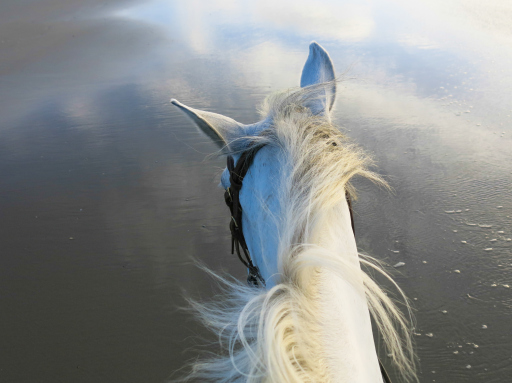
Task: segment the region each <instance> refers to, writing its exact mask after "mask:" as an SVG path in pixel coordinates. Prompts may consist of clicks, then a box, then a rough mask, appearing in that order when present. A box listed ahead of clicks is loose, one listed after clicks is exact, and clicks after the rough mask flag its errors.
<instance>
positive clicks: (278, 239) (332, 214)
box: [171, 42, 417, 383]
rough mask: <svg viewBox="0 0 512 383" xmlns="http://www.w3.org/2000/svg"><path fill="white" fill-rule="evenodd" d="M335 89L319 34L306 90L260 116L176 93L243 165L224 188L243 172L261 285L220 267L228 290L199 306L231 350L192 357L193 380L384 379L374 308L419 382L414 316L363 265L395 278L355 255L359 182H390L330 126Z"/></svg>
mask: <svg viewBox="0 0 512 383" xmlns="http://www.w3.org/2000/svg"><path fill="white" fill-rule="evenodd" d="M335 96H336V79H335V74H334V68H333V64H332V62H331V59H330V57H329V55H328V53H327V52H326V51H325V50H324V49H323V48H322V47H321V46H320V45H318V44H317V43H315V42H313V43H312V44H311V45H310V47H309V57H308V59H307V62H306V64H305V66H304V69H303V71H302V77H301V80H300V88H298V89H295V90H291V91H286V92H283V93H279V94H275V95H272V96H270V97H269V98H268V99H267V100H266V101H265V102H264V104H263V106H262V108H261V112H262V116H263V119H262V120H261V121H260V122H257V123H255V124H251V125H243V124H241V123H238V122H236V121H235V120H233V119H231V118H228V117H224V116H222V115H219V114H215V113H210V112H204V111H200V110H196V109H192V108H189V107H187V106H185V105H183V104H181V103H179V102H178V101H176V100H174V99H173V100H171V102H172V103H173V104H174V105H176V106H178V107H179V108H180V109H181V110H183V111H184V112H185V113H186V114H187V115H188V116H189V117H191V118H192V120H193V121H194V122H195V123H196V124H197V126H198V127H199V128H200V129H201V130H202V131H203V132H204V133H206V134H207V135H208V136H209V137H211V138H212V139H213V140H214V141H215V142H217V143H218V144H220V146H221V148H222V151H223V152H224V153H225V154H228V155H230V156H232V158H233V159H234V163H235V164H236V165H239V164H240V165H242V166H236V165H235V166H236V168H235V169H233V167H231V169H226V170H225V171H224V173H223V174H222V178H221V184H222V186H223V187H224V188H225V189H228V188H229V192H230V193H234V192H236V190H233V189H234V185H230V183H231V182H232V181H233V177H236V176H237V173H238V174H239V175H240V176H241V177H240V178H243V180H240V182H242V181H243V184H242V183H241V185H239V189H240V187H241V189H240V190H239V195H238V197H239V205H241V211H240V214H239V215H238V217H236V214H237V213H236V211H235V213H234V218H233V222H234V224H232V230H237V227H238V226H240V227H241V229H242V232H241V233H242V234H243V235H241V238H239V237H240V235H239V237H237V234H236V233H234V234H233V235H234V237H235V244H236V245H237V247H238V246H239V245H240V247H242V250H243V247H244V243H243V242H242V241H244V240H245V242H246V245H247V249H248V252H247V253H248V254H246V256H247V257H249V259H251V258H252V261H250V260H246V261H245V262H246V263H247V264H248V265H249V266H250V270H249V274H250V275H249V276H250V279H251V280H252V284H253V286H247V285H244V284H242V283H241V282H238V281H236V280H234V279H231V278H222V277H219V276H217V275H215V276H216V277H217V278H218V279H219V280H220V281H221V282H222V283H223V284H224V285H225V286H227V287H226V291H227V294H226V296H225V297H224V298H223V299H222V300H220V301H218V302H213V303H208V304H200V303H197V302H196V303H194V302H193V305H194V306H195V308H196V309H197V311H198V312H199V315H200V317H201V319H202V320H203V321H204V323H205V324H206V325H208V326H209V327H210V328H212V329H213V330H214V331H215V332H216V333H217V334H218V336H219V340H220V342H221V345H222V346H223V347H224V353H223V354H220V355H215V356H213V357H209V358H207V359H205V360H200V361H197V362H195V363H194V365H193V368H192V373H191V374H190V375H189V376H188V377H187V378H186V380H194V381H216V382H243V381H247V382H279V383H281V382H316V383H318V382H350V383H374V382H383V379H384V378H383V373H382V372H381V369H380V368H379V361H378V358H377V352H376V348H375V344H374V338H373V333H372V324H371V320H370V314H371V316H372V318H373V320H374V322H375V324H376V328H377V330H378V332H379V334H380V336H381V337H382V338H383V340H384V344H385V346H386V349H387V353H388V355H390V356H391V358H392V360H393V361H394V364H395V366H396V367H397V371H398V373H399V374H400V375H401V377H402V378H403V379H404V380H406V381H416V380H417V378H416V375H415V363H414V353H413V348H412V343H411V336H410V332H409V330H408V326H409V322H408V320H407V319H406V317H405V316H404V315H403V314H402V313H401V312H400V311H399V310H398V309H397V308H396V307H395V305H394V304H393V302H392V301H391V299H390V298H388V296H387V293H385V292H383V290H382V289H381V288H380V287H379V286H378V285H377V284H376V283H375V282H374V281H373V280H372V279H371V278H370V277H369V276H368V275H367V274H366V273H365V272H364V271H363V270H362V269H361V265H363V266H364V267H363V268H364V269H368V268H371V269H373V270H378V271H379V272H380V273H382V274H383V275H385V276H386V277H387V278H388V279H389V280H390V281H392V280H391V278H389V277H388V276H387V274H386V273H385V272H384V271H383V270H382V269H381V268H380V267H379V266H378V265H377V264H376V263H375V262H374V260H373V259H372V258H370V257H368V256H364V255H361V254H358V250H357V247H356V241H355V237H354V233H353V228H352V225H351V211H350V208H349V201H350V197H349V195H352V197H353V188H352V187H351V186H350V183H349V181H350V179H351V178H352V177H353V176H354V175H361V176H364V177H367V178H369V179H371V180H373V181H376V182H378V183H380V184H385V183H384V181H382V180H381V178H380V177H379V176H378V175H377V174H375V173H373V172H371V171H370V170H368V165H370V163H371V161H370V160H369V158H368V157H367V156H366V155H365V154H364V153H362V151H361V150H360V149H358V148H357V147H356V146H354V145H353V144H350V143H349V142H347V139H346V138H345V137H344V136H343V135H342V134H341V133H340V132H339V130H338V129H337V128H336V127H335V126H334V125H333V124H332V123H331V113H332V108H333V105H334V100H335ZM240 161H243V162H244V164H242V162H240ZM228 163H229V160H228ZM244 167H245V169H243V168H244ZM240 169H243V171H241V170H240ZM245 172H247V173H246V174H245V177H244V174H241V173H245ZM232 173H235V174H232ZM242 185H243V186H242ZM229 198H231V196H228V199H229ZM233 198H235V199H236V198H237V197H236V196H233ZM231 204H233V202H231ZM235 205H237V202H236V201H235ZM235 210H236V206H235ZM237 223H238V224H239V225H236V224H237ZM233 225H234V226H235V227H233ZM241 256H242V258H243V257H244V254H243V252H242V254H241ZM212 274H213V273H212ZM393 283H394V282H393ZM254 285H255V286H254ZM395 286H396V285H395ZM396 287H397V289H398V291H399V292H400V294H402V292H401V290H400V289H399V288H398V286H396ZM402 295H403V294H402ZM406 307H407V308H409V306H408V305H407V302H406ZM409 314H410V312H409Z"/></svg>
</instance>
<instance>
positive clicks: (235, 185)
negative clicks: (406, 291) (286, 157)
mask: <svg viewBox="0 0 512 383" xmlns="http://www.w3.org/2000/svg"><path fill="white" fill-rule="evenodd" d="M262 147H263V146H262V145H259V146H255V147H253V148H251V149H249V150H246V151H244V152H243V153H242V154H241V155H240V158H239V159H238V162H237V163H236V166H235V160H234V159H233V156H231V155H229V156H228V158H227V168H228V172H229V182H230V183H231V185H230V186H229V187H228V188H227V189H226V191H225V192H224V200H225V201H226V205H228V207H229V210H230V211H231V221H230V222H229V229H230V231H231V254H234V252H235V250H236V255H237V256H238V259H240V261H241V262H242V263H243V264H244V265H245V266H246V267H247V269H248V270H249V272H248V275H247V283H248V284H249V286H252V287H265V280H264V279H263V277H262V276H261V273H260V270H259V269H258V267H257V266H256V265H255V264H254V263H253V261H252V258H251V254H250V253H249V248H248V247H247V243H246V242H245V237H244V232H243V230H242V206H241V205H240V190H242V186H243V181H244V177H245V175H246V174H247V172H248V171H249V168H250V167H251V164H252V162H253V160H254V157H255V156H256V153H257V152H258V150H260V149H261V148H262ZM345 198H346V200H347V204H348V209H349V211H350V223H351V225H352V232H353V233H354V236H355V235H356V231H355V227H354V214H353V210H352V200H351V199H350V194H349V193H348V191H347V192H346V193H345ZM240 248H242V252H243V256H242V252H240ZM377 359H378V358H377ZM378 360H379V366H380V372H381V374H382V378H383V379H384V382H385V383H391V379H390V378H389V375H388V373H387V372H386V370H385V369H384V366H383V364H382V362H381V361H380V359H378Z"/></svg>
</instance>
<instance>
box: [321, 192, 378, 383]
mask: <svg viewBox="0 0 512 383" xmlns="http://www.w3.org/2000/svg"><path fill="white" fill-rule="evenodd" d="M315 226H316V227H315V228H314V229H313V230H312V233H311V242H312V243H313V244H315V245H318V246H319V247H321V248H324V249H326V250H328V251H329V253H332V254H336V255H337V256H339V257H342V258H343V261H344V263H345V264H346V265H347V266H348V269H349V271H347V273H346V275H345V277H344V276H343V275H340V272H339V270H334V269H333V268H331V267H329V266H327V265H326V266H325V267H320V268H319V269H318V271H317V272H316V273H315V277H314V278H313V279H312V281H313V282H312V284H311V285H312V286H311V297H312V300H313V301H315V302H317V303H316V305H317V308H318V320H319V323H321V328H320V347H321V350H322V351H321V352H322V353H323V357H322V359H324V361H325V363H326V367H327V370H328V372H327V374H328V376H330V377H331V379H332V380H333V381H342V382H344V381H347V382H354V383H355V382H361V383H363V382H364V383H374V382H382V376H381V373H380V368H379V364H378V359H377V355H376V350H375V344H374V340H373V334H372V327H371V321H370V314H369V311H368V306H367V303H366V297H365V292H364V286H363V281H362V278H361V276H360V270H361V268H360V265H359V259H358V253H357V247H356V242H355V238H354V235H353V232H352V226H351V220H350V211H349V207H348V204H347V202H346V201H345V200H343V201H342V202H341V203H340V204H339V206H337V207H336V208H335V209H333V210H331V211H330V212H328V213H326V214H325V217H324V218H323V219H322V220H321V222H319V223H318V224H317V225H315ZM350 271H352V273H350ZM354 271H356V272H355V273H354ZM349 274H351V275H349Z"/></svg>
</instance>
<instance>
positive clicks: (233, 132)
mask: <svg viewBox="0 0 512 383" xmlns="http://www.w3.org/2000/svg"><path fill="white" fill-rule="evenodd" d="M171 103H172V104H174V105H176V106H177V107H178V108H180V109H181V110H182V111H183V112H185V114H186V115H187V116H189V117H190V118H191V119H192V121H194V122H195V123H196V125H197V127H198V128H199V129H201V131H202V132H203V133H205V134H206V135H207V136H208V137H210V138H211V139H212V141H213V142H215V143H216V144H217V145H218V146H219V147H220V148H221V149H224V148H226V147H227V146H228V144H229V143H230V142H231V141H233V140H234V139H236V138H237V137H241V136H243V135H244V125H243V124H241V123H239V122H237V121H235V120H233V119H232V118H229V117H226V116H223V115H222V114H217V113H211V112H205V111H202V110H198V109H193V108H190V107H188V106H186V105H183V104H182V103H181V102H179V101H178V100H175V99H174V98H173V99H171Z"/></svg>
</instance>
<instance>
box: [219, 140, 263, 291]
mask: <svg viewBox="0 0 512 383" xmlns="http://www.w3.org/2000/svg"><path fill="white" fill-rule="evenodd" d="M261 147H262V146H256V147H254V148H252V149H249V150H247V151H245V152H243V153H242V154H241V155H240V158H239V159H238V162H237V163H236V166H235V160H234V159H233V156H228V172H229V182H230V183H231V186H229V187H228V188H227V189H226V191H225V193H224V200H225V201H226V205H228V207H229V210H230V211H231V221H230V222H229V229H230V230H231V254H233V253H234V252H235V250H236V255H237V256H238V259H240V261H241V262H242V263H243V264H244V265H245V266H246V267H247V269H248V270H249V273H248V275H247V283H248V284H249V286H253V287H258V286H262V287H264V286H265V280H264V279H263V277H262V276H261V273H260V270H259V269H258V267H257V266H256V265H255V264H254V263H253V261H252V258H251V254H250V253H249V248H248V247H247V243H246V242H245V237H244V232H243V230H242V206H241V205H240V190H241V189H242V186H243V185H242V182H243V180H244V177H245V175H246V174H247V171H248V170H249V167H250V166H251V164H252V161H253V160H254V157H255V156H256V153H257V152H258V150H259V149H260V148H261ZM240 248H242V252H243V256H242V252H240Z"/></svg>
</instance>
